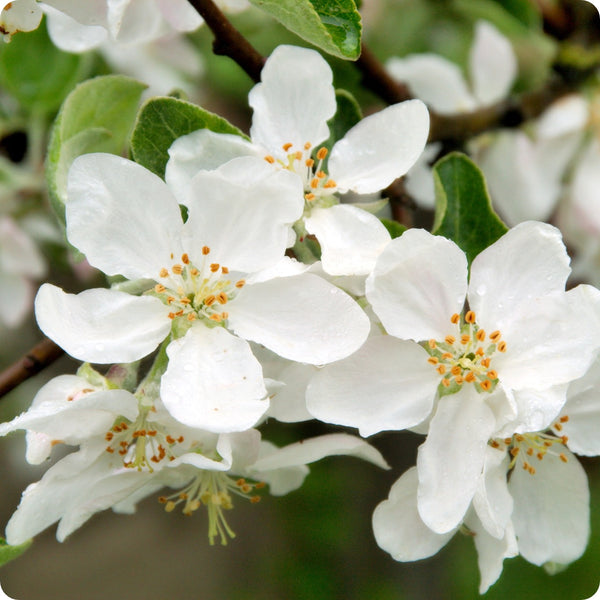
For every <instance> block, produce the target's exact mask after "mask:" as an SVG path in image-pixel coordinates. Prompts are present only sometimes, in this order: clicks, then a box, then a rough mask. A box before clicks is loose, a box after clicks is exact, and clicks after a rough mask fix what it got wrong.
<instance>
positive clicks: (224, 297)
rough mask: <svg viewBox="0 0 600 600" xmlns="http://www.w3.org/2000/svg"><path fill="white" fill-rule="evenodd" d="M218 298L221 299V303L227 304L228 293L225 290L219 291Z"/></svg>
mask: <svg viewBox="0 0 600 600" xmlns="http://www.w3.org/2000/svg"><path fill="white" fill-rule="evenodd" d="M217 300H218V301H219V304H227V300H228V298H227V294H226V293H225V292H219V293H218V294H217Z"/></svg>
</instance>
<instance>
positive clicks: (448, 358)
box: [442, 352, 452, 360]
mask: <svg viewBox="0 0 600 600" xmlns="http://www.w3.org/2000/svg"><path fill="white" fill-rule="evenodd" d="M442 358H443V359H444V360H450V359H451V358H452V354H450V352H444V354H442Z"/></svg>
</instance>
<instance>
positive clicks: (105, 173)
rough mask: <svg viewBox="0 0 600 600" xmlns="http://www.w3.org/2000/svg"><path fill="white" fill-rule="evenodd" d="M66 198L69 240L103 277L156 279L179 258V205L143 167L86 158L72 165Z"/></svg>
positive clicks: (116, 159) (116, 160)
mask: <svg viewBox="0 0 600 600" xmlns="http://www.w3.org/2000/svg"><path fill="white" fill-rule="evenodd" d="M67 195H68V199H67V203H66V217H67V236H68V238H69V241H70V242H71V243H72V244H73V245H74V246H75V247H77V248H78V249H79V250H81V251H82V252H83V253H84V254H85V255H86V258H87V259H88V261H89V263H90V264H91V265H93V266H94V267H97V268H98V269H101V270H102V271H104V272H105V273H106V274H107V275H124V276H125V277H127V278H128V279H142V278H151V279H156V278H157V277H158V274H159V272H160V270H161V268H163V267H168V266H170V265H171V263H172V260H171V253H174V254H175V255H176V256H177V257H179V256H181V243H180V238H181V229H182V227H183V222H182V220H181V213H180V211H179V206H178V204H177V201H176V200H175V198H174V197H173V195H172V194H171V191H170V190H169V188H168V187H167V185H166V184H165V182H164V181H162V179H160V178H159V177H158V176H156V175H154V173H151V172H150V171H148V170H147V169H144V167H142V166H140V165H138V164H136V163H134V162H132V161H129V160H126V159H124V158H121V157H119V156H114V155H112V154H84V155H83V156H80V157H78V158H76V159H75V161H74V162H73V165H72V166H71V169H70V171H69V180H68V188H67ZM107 240H109V241H110V243H107Z"/></svg>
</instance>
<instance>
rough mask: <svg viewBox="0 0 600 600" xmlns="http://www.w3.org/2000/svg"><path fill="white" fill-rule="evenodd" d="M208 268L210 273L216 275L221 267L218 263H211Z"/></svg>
mask: <svg viewBox="0 0 600 600" xmlns="http://www.w3.org/2000/svg"><path fill="white" fill-rule="evenodd" d="M209 268H210V270H211V272H212V273H216V272H217V271H218V270H219V269H220V268H221V265H220V264H219V263H212V264H211V265H210V267H209Z"/></svg>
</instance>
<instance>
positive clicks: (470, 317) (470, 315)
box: [465, 310, 475, 324]
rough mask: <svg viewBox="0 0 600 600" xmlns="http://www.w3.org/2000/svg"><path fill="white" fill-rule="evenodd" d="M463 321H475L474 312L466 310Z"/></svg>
mask: <svg viewBox="0 0 600 600" xmlns="http://www.w3.org/2000/svg"><path fill="white" fill-rule="evenodd" d="M465 321H466V322H467V323H471V324H473V323H475V313H474V312H473V311H472V310H469V311H467V314H466V315H465Z"/></svg>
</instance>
